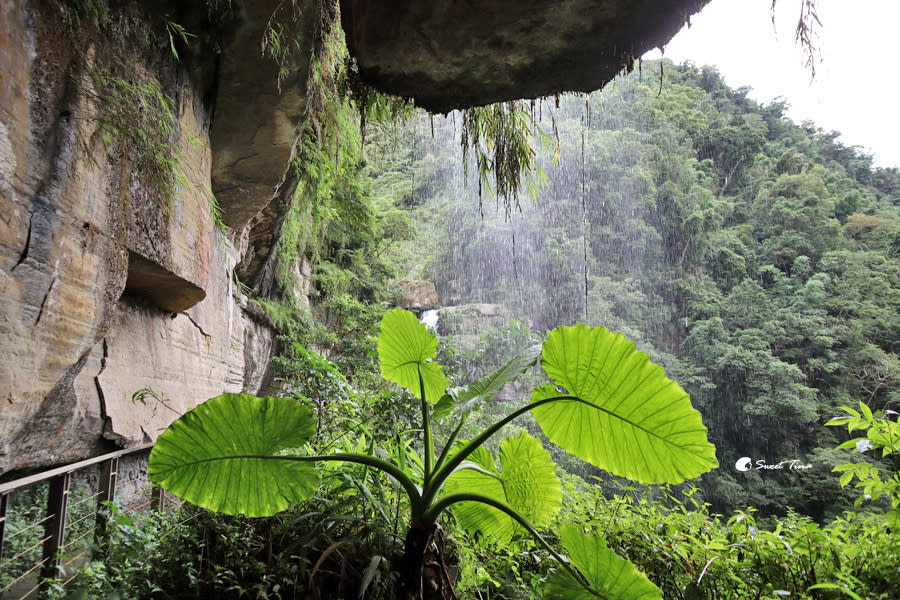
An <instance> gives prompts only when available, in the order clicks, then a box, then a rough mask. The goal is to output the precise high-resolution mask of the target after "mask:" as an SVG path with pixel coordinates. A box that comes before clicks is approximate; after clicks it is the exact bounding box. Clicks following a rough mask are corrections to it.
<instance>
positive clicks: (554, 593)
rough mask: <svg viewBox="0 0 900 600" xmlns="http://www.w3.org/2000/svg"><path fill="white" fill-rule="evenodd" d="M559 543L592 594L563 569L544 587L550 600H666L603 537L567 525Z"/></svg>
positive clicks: (549, 579)
mask: <svg viewBox="0 0 900 600" xmlns="http://www.w3.org/2000/svg"><path fill="white" fill-rule="evenodd" d="M559 539H560V541H561V542H562V545H563V547H565V549H566V550H567V551H568V553H569V560H570V561H571V563H572V565H574V566H575V567H576V568H577V569H578V571H579V572H580V573H581V574H582V575H584V578H585V579H586V580H587V583H588V585H589V586H590V587H591V588H592V591H591V590H587V589H585V587H584V586H583V585H582V584H581V583H579V582H578V581H576V580H575V578H574V577H573V576H572V575H571V574H570V573H569V572H568V571H565V570H562V569H560V570H559V571H557V572H556V573H554V574H553V575H551V576H550V577H549V578H548V580H547V583H546V584H545V585H544V588H543V590H542V591H543V596H544V598H545V599H546V600H596V599H597V598H603V599H604V600H662V597H663V596H662V591H661V590H660V589H659V588H658V587H656V585H654V584H653V582H651V581H650V580H649V579H647V578H646V577H645V576H644V575H643V574H641V573H640V572H639V571H638V570H637V568H636V567H635V566H634V564H633V563H631V562H630V561H627V560H625V559H622V558H619V557H618V556H616V553H615V552H613V551H612V550H610V549H609V548H607V547H606V542H605V540H604V539H603V538H602V537H599V536H593V535H586V534H584V533H582V531H581V528H580V527H578V526H577V525H566V526H564V527H562V529H561V530H560V532H559Z"/></svg>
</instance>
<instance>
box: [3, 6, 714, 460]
mask: <svg viewBox="0 0 900 600" xmlns="http://www.w3.org/2000/svg"><path fill="white" fill-rule="evenodd" d="M707 1H708V0H641V1H639V2H626V1H625V0H593V1H592V0H567V1H566V2H563V3H559V2H551V1H549V0H528V1H526V2H523V1H520V0H490V1H489V2H484V3H480V4H477V3H476V4H472V3H460V2H455V1H451V0H439V1H435V2H431V1H427V2H426V1H416V0H379V1H377V2H376V1H373V0H341V2H340V6H341V10H342V12H343V16H342V22H343V25H344V28H345V30H346V32H347V33H348V36H347V37H348V46H349V48H350V50H351V53H352V54H353V55H354V56H355V58H356V60H357V61H358V64H359V68H360V74H361V76H362V77H363V79H364V80H365V81H367V82H369V83H370V84H373V85H375V86H377V87H379V88H381V89H382V90H384V91H388V92H393V93H397V94H401V95H405V96H410V97H414V98H415V99H416V100H417V102H418V103H419V105H421V106H424V107H428V108H431V109H433V110H437V111H444V110H448V109H449V108H453V107H461V106H467V105H475V104H484V103H487V102H491V101H496V100H503V99H509V98H514V97H523V96H537V95H545V94H550V93H555V92H559V91H564V90H582V89H594V88H597V87H600V86H601V85H602V84H603V83H605V81H607V80H608V79H609V78H611V77H612V75H613V74H614V73H615V72H617V71H618V70H619V69H621V68H622V67H623V65H626V64H627V63H628V61H629V60H630V59H631V57H633V56H637V55H639V54H640V52H641V51H642V50H643V49H645V48H648V47H651V46H654V45H659V44H663V43H665V42H667V41H668V39H669V38H670V37H671V36H672V35H673V34H674V32H675V31H677V29H678V27H680V26H681V24H683V23H684V22H685V20H686V19H687V18H688V17H689V15H690V14H691V13H692V12H695V11H696V10H699V8H700V7H701V6H702V5H703V4H705V3H706V2H707ZM336 8H337V0H292V1H291V2H283V1H281V0H254V1H252V2H251V1H247V0H243V1H242V0H226V1H222V0H219V1H217V0H206V1H200V0H195V1H192V2H183V1H178V0H160V1H159V2H153V3H150V2H139V1H137V0H81V1H79V2H74V1H66V0H0V476H2V475H3V474H4V473H8V474H9V473H11V472H14V471H21V470H27V469H35V468H38V467H41V466H45V465H50V464H56V463H63V462H67V461H72V460H77V459H80V458H84V457H85V456H88V455H91V454H93V453H97V452H101V451H103V450H105V449H110V448H111V447H112V446H114V445H129V444H135V443H140V442H144V441H148V440H153V439H155V437H156V435H157V434H158V433H159V431H160V430H161V429H162V428H164V427H165V426H166V425H167V424H168V423H169V422H171V421H172V420H173V419H174V418H175V417H176V416H177V415H178V414H180V413H182V412H184V411H186V410H188V409H189V408H191V407H193V406H194V405H196V404H197V403H198V402H200V401H203V400H205V399H206V398H208V397H210V396H213V395H217V394H219V393H222V392H225V391H249V392H259V391H261V390H264V389H265V388H266V386H267V372H268V363H269V358H270V356H271V354H272V351H273V335H272V331H271V330H270V328H269V327H268V326H267V324H266V321H265V319H264V318H263V317H261V316H260V315H261V312H260V311H259V310H255V306H254V305H253V304H252V303H250V302H249V301H248V298H247V297H246V295H245V294H244V292H245V291H246V290H247V289H252V288H255V291H256V292H257V293H259V292H263V293H264V292H265V289H266V288H267V285H268V284H266V278H267V277H268V275H267V273H271V268H270V266H271V249H272V248H273V246H274V242H275V240H277V237H278V235H279V230H280V223H281V221H282V219H283V218H284V214H285V211H286V210H287V207H289V206H290V202H291V201H292V197H293V189H294V183H293V181H292V178H291V177H290V175H289V174H290V172H291V170H290V168H289V167H290V164H291V161H292V160H293V158H294V156H293V153H294V151H295V146H296V144H295V142H296V140H297V137H298V134H299V132H300V130H301V128H302V126H303V122H304V118H305V111H306V95H305V90H306V86H307V82H308V81H310V80H311V78H310V68H311V67H310V62H311V61H310V59H309V57H311V56H312V55H313V50H314V48H315V45H316V39H317V32H318V31H320V28H321V27H322V24H323V22H326V21H328V19H329V18H334V16H335V14H336V13H335V11H336ZM279 31H281V32H286V33H287V34H288V36H289V37H288V38H282V39H281V40H280V42H282V43H285V42H286V43H287V44H288V45H290V46H291V47H292V48H293V52H291V53H290V54H289V55H285V54H280V55H279V53H278V51H277V48H274V50H275V52H274V54H275V55H276V56H275V58H273V57H271V56H265V55H263V53H262V52H261V42H262V41H263V40H264V39H267V40H269V42H270V49H273V48H272V44H271V42H272V41H273V38H272V36H271V35H270V34H272V33H273V32H279ZM216 214H217V215H219V218H218V221H219V222H218V223H217V218H215V217H214V215H216ZM220 225H224V226H227V228H228V229H227V232H226V231H225V230H223V229H222V228H221V227H220ZM306 270H307V271H309V269H308V268H307V269H306ZM307 275H308V273H307Z"/></svg>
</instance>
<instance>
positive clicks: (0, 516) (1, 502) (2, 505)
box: [0, 492, 9, 563]
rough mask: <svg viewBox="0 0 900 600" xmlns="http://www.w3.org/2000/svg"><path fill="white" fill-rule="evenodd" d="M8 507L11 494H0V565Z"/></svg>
mask: <svg viewBox="0 0 900 600" xmlns="http://www.w3.org/2000/svg"><path fill="white" fill-rule="evenodd" d="M7 506H9V492H3V493H0V563H2V562H3V534H4V533H6V508H7Z"/></svg>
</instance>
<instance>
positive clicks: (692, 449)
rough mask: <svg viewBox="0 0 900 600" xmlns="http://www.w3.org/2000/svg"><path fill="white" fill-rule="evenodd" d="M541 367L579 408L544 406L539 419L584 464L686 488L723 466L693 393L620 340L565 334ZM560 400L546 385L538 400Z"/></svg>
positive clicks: (565, 403) (574, 331)
mask: <svg viewBox="0 0 900 600" xmlns="http://www.w3.org/2000/svg"><path fill="white" fill-rule="evenodd" d="M541 364H542V366H543V367H544V370H545V371H546V372H547V375H548V376H549V377H550V378H551V379H552V380H553V381H554V383H555V384H556V385H558V386H561V387H563V388H565V389H566V390H567V392H568V394H569V395H572V396H576V397H577V398H579V400H562V401H558V402H551V403H548V404H545V405H543V406H540V407H537V408H535V409H534V411H533V413H534V416H535V418H536V419H537V421H538V423H539V424H540V426H541V428H542V429H543V430H544V433H545V434H546V435H547V437H548V438H550V440H551V441H553V442H554V443H556V444H558V445H559V446H561V447H562V448H564V449H565V450H567V451H569V452H571V453H572V454H574V455H576V456H578V457H579V458H581V459H583V460H586V461H588V462H590V463H592V464H594V465H596V466H598V467H600V468H602V469H605V470H607V471H609V472H610V473H613V474H615V475H619V476H622V477H628V478H629V479H633V480H635V481H639V482H641V483H680V482H682V481H684V480H685V479H689V478H691V477H697V476H699V475H700V474H702V473H705V472H706V471H709V470H710V469H713V468H715V467H716V466H717V465H718V463H717V462H716V453H715V447H714V446H713V445H712V444H710V443H709V441H708V440H707V437H706V427H704V425H703V422H702V420H701V418H700V413H699V412H697V411H696V410H694V408H693V407H692V406H691V401H690V398H689V397H688V395H687V393H686V392H685V391H684V390H683V389H681V386H679V385H678V384H677V383H675V382H674V381H672V380H671V379H669V378H667V377H666V374H665V372H664V371H663V370H662V368H661V367H659V366H657V365H655V364H653V363H651V362H650V360H649V359H648V357H647V355H646V354H644V353H643V352H636V351H635V349H634V344H633V343H632V342H630V341H628V340H627V339H625V337H624V336H623V335H622V334H620V333H616V334H613V333H610V332H609V331H608V330H607V329H606V328H604V327H587V326H585V325H575V326H574V327H560V328H558V329H555V330H553V331H551V332H550V334H549V335H548V336H547V340H546V341H545V342H544V347H543V358H542V360H541ZM558 395H560V393H559V392H558V391H557V390H556V389H555V388H554V387H553V386H551V385H545V386H541V387H539V388H537V389H535V390H534V392H533V393H532V400H534V401H537V400H541V399H544V398H550V397H553V396H558Z"/></svg>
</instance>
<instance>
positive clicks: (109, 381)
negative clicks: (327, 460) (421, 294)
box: [0, 0, 315, 474]
mask: <svg viewBox="0 0 900 600" xmlns="http://www.w3.org/2000/svg"><path fill="white" fill-rule="evenodd" d="M308 4H312V3H308ZM277 5H278V3H277V2H257V3H252V6H251V8H250V9H249V10H247V11H243V12H242V10H243V7H241V6H237V4H236V11H237V12H235V13H234V14H230V15H228V17H227V19H228V23H229V27H230V30H229V31H227V32H225V33H223V34H222V35H227V36H228V37H223V38H221V40H220V43H221V45H223V46H224V48H225V51H226V54H224V55H215V54H213V53H210V54H209V55H207V56H204V55H203V53H198V55H197V56H193V57H192V58H189V59H188V60H185V62H181V61H179V60H177V59H176V58H175V57H174V56H173V55H172V53H171V50H170V48H169V47H168V46H167V45H165V44H162V45H161V44H157V43H153V41H154V40H157V41H158V39H159V36H157V37H156V38H154V37H153V36H154V35H155V34H158V33H159V32H158V30H154V27H156V26H158V23H157V24H156V25H154V22H153V20H152V19H153V16H154V13H148V14H147V15H144V16H143V17H141V16H138V17H136V18H135V19H134V20H133V21H129V23H128V24H129V26H131V27H134V28H135V29H136V30H137V31H138V33H136V34H134V35H131V36H129V35H127V34H124V33H123V29H124V28H123V22H122V21H118V20H117V19H119V16H117V15H119V13H116V8H115V7H113V8H112V9H111V11H110V14H111V15H112V18H111V20H110V22H107V23H99V24H98V23H92V22H91V21H90V19H88V18H86V17H85V18H82V19H77V20H76V19H73V13H72V11H73V10H75V9H73V8H72V7H71V6H68V5H66V4H65V3H56V2H29V1H26V0H9V1H5V2H3V3H2V4H0V10H2V15H0V50H2V52H0V340H2V345H0V390H2V396H3V397H2V406H0V474H2V473H4V472H7V471H11V470H21V469H33V468H36V467H39V466H42V465H49V464H54V463H61V462H67V461H72V460H77V459H80V458H83V457H85V456H87V455H90V454H91V453H95V452H99V451H102V450H104V449H107V448H109V447H111V446H112V445H113V444H114V443H115V444H118V445H129V444H137V443H142V442H146V441H149V440H153V439H155V437H156V436H157V435H158V433H159V432H160V430H161V429H163V428H164V427H165V426H166V425H168V423H169V422H171V421H172V420H173V419H174V418H175V417H176V416H177V415H178V414H180V413H183V412H184V411H186V410H188V409H190V408H192V407H193V406H195V405H196V404H197V403H198V402H201V401H203V400H205V399H207V398H209V397H211V396H214V395H217V394H220V393H222V392H226V391H234V392H237V391H250V392H258V391H260V390H263V389H264V388H265V387H266V384H267V379H266V376H267V367H268V362H269V358H270V356H271V353H272V346H273V335H272V332H271V331H270V330H269V328H268V327H267V326H266V325H265V324H264V323H262V322H260V320H259V319H257V318H254V317H253V316H252V314H253V311H248V310H245V309H246V307H247V299H246V298H245V297H243V296H242V295H241V293H240V291H239V289H238V286H236V284H235V281H234V278H233V271H234V269H235V267H236V266H238V265H240V264H241V263H242V262H243V261H244V260H245V257H246V254H247V250H248V248H250V246H251V244H250V243H249V240H250V239H251V238H252V233H253V232H252V226H251V222H252V221H253V219H254V217H256V215H257V214H258V213H260V212H261V211H262V209H264V208H265V207H266V206H267V205H269V203H270V202H271V201H272V199H273V198H275V197H276V196H278V194H279V189H280V186H281V184H282V182H283V180H284V173H285V172H286V170H287V167H288V164H289V161H290V156H291V149H292V148H293V142H294V140H295V139H296V137H297V135H298V127H299V126H300V124H301V121H302V119H301V117H302V108H303V95H302V94H301V93H300V86H298V85H293V87H292V88H291V89H290V90H288V89H285V90H282V91H279V90H278V80H277V77H276V75H277V71H278V65H276V64H274V63H273V62H272V61H271V60H270V59H267V58H264V57H263V56H261V55H260V52H259V40H260V39H261V38H262V34H263V31H264V29H265V26H266V23H267V20H268V18H269V17H270V16H271V15H272V14H273V11H274V10H275V8H276V6H277ZM158 8H172V10H174V8H173V7H171V6H170V7H158ZM200 8H202V11H203V12H202V13H201V15H205V14H206V10H207V7H206V5H205V4H204V3H198V6H197V7H195V9H200ZM314 14H315V11H314V10H310V16H309V17H307V18H308V19H309V20H310V21H311V20H312V19H313V18H314V17H313V15H314ZM121 18H123V19H124V18H125V17H121ZM141 18H146V19H147V21H146V22H145V23H142V22H141V20H140V19H141ZM201 20H202V19H201ZM142 27H146V28H145V29H142ZM163 27H164V25H163ZM163 32H165V30H164V29H163ZM163 39H165V38H163ZM148 40H149V41H148ZM307 44H308V48H310V49H311V47H312V46H311V44H312V36H311V35H309V36H308V39H307ZM306 67H307V65H294V66H293V69H292V70H291V71H290V72H289V77H288V81H289V82H294V83H296V82H297V81H299V80H305V78H306V71H305V70H304V69H305V68H306ZM120 82H128V83H129V85H132V86H135V85H138V86H139V85H146V86H147V88H146V89H147V90H148V91H147V92H146V93H148V94H149V96H152V95H153V94H154V93H155V92H156V91H157V90H158V91H160V92H161V93H164V94H165V95H166V96H168V97H169V98H171V99H172V111H173V113H174V115H175V116H176V117H177V119H178V124H177V127H176V131H175V132H174V133H172V135H171V136H170V139H169V140H168V141H169V142H170V144H171V146H172V148H173V150H172V152H171V154H169V159H170V160H172V161H173V162H174V163H175V165H174V167H173V170H172V173H171V174H172V175H173V176H174V180H175V186H176V187H175V193H174V194H173V196H172V197H167V196H166V194H165V193H164V189H163V190H161V188H164V187H165V186H164V185H163V184H160V183H159V177H160V175H159V173H156V174H154V173H153V172H152V168H151V169H150V172H149V173H148V170H147V169H146V168H145V167H144V166H143V165H145V164H146V163H142V162H141V150H142V149H141V148H136V147H134V146H135V144H136V141H135V140H138V141H137V143H140V139H141V138H140V137H139V136H133V135H129V133H128V131H127V128H128V127H143V128H146V127H152V126H153V122H154V121H153V120H150V121H147V122H145V121H144V119H143V117H142V116H141V115H142V114H143V113H142V112H140V111H145V110H152V109H159V108H160V107H159V106H157V105H155V104H153V103H152V98H149V99H148V104H147V106H146V107H145V106H141V107H139V112H129V111H134V110H135V108H134V106H133V104H134V103H136V102H138V101H142V100H143V99H144V98H143V97H142V96H140V95H137V96H135V95H134V92H122V96H121V97H119V96H114V99H113V100H110V99H109V95H110V93H112V92H110V90H113V92H115V91H116V90H119V89H120V88H121V89H125V88H124V87H123V86H124V84H121V83H120ZM103 86H108V87H109V89H106V88H104V87H103ZM117 86H119V87H117ZM101 88H102V89H101ZM137 93H138V94H140V93H144V92H137ZM129 94H131V95H129ZM117 103H118V104H117ZM123 103H128V104H129V105H124V106H123V105H122V104H123ZM217 106H218V109H219V110H220V112H219V113H218V116H217V117H216V118H214V114H213V113H214V110H215V109H216V107H217ZM242 106H244V108H245V110H241V107H242ZM119 110H121V111H122V113H121V114H119V113H116V112H115V111H119ZM160 112H161V113H164V112H165V111H164V110H161V111H160ZM122 115H125V118H126V122H124V123H123V122H122V119H121V118H120V117H122ZM131 115H133V116H134V117H135V118H136V120H135V121H133V122H127V118H128V117H129V116H131ZM156 117H158V118H159V120H160V121H161V122H164V119H165V115H164V114H161V115H155V116H154V118H156ZM117 119H118V120H117ZM148 123H149V125H148ZM123 125H124V127H123ZM123 129H126V131H123ZM143 133H147V132H146V131H144V132H143ZM152 166H153V165H151V167H152ZM213 191H216V192H217V193H220V194H221V204H222V205H223V207H224V208H226V211H225V220H226V222H227V223H229V224H231V225H232V229H231V231H230V234H229V235H228V236H226V235H223V233H222V232H220V231H219V230H218V229H217V227H216V225H215V224H214V223H213V219H212V218H211V211H210V203H211V202H212V199H213V197H212V192H213ZM241 241H243V242H244V243H243V244H241Z"/></svg>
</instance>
